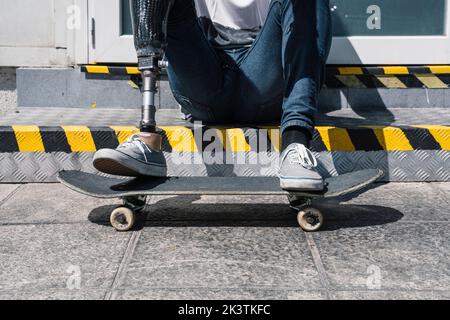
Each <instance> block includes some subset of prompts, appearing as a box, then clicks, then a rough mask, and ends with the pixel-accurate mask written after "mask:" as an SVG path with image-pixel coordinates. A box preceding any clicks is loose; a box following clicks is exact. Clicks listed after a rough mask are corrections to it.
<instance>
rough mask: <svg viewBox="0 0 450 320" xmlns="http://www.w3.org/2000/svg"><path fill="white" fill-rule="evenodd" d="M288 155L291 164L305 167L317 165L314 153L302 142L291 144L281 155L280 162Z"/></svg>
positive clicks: (309, 167)
mask: <svg viewBox="0 0 450 320" xmlns="http://www.w3.org/2000/svg"><path fill="white" fill-rule="evenodd" d="M286 157H288V160H289V162H290V163H291V164H296V163H298V164H300V165H302V166H303V167H304V168H306V169H312V168H315V167H317V160H316V158H315V157H314V155H313V154H312V153H311V151H309V150H308V149H307V148H306V147H305V146H304V145H302V144H299V143H297V144H293V145H291V146H290V147H289V148H288V149H287V150H286V152H285V153H284V155H283V158H282V159H281V163H283V161H284V160H285V159H286Z"/></svg>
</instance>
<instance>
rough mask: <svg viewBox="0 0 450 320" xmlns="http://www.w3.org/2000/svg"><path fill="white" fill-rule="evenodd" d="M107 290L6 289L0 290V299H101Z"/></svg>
mask: <svg viewBox="0 0 450 320" xmlns="http://www.w3.org/2000/svg"><path fill="white" fill-rule="evenodd" d="M106 294H107V290H96V289H88V290H77V289H75V290H68V289H64V290H58V289H56V290H55V289H45V290H31V291H27V290H6V291H0V300H103V299H104V297H105V295H106Z"/></svg>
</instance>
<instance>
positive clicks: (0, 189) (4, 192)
mask: <svg viewBox="0 0 450 320" xmlns="http://www.w3.org/2000/svg"><path fill="white" fill-rule="evenodd" d="M20 186H21V185H19V184H0V205H2V204H3V202H4V201H5V200H6V199H7V198H8V197H9V196H10V195H11V194H12V193H13V192H14V191H15V190H16V189H17V188H19V187H20Z"/></svg>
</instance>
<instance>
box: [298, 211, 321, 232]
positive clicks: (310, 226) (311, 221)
mask: <svg viewBox="0 0 450 320" xmlns="http://www.w3.org/2000/svg"><path fill="white" fill-rule="evenodd" d="M297 221H298V224H299V225H300V227H301V228H302V229H303V230H305V231H308V232H313V231H317V230H319V229H320V227H322V224H323V215H322V213H321V212H320V211H319V210H317V209H315V208H304V209H303V210H301V211H299V213H298V215H297Z"/></svg>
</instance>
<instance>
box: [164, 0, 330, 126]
mask: <svg viewBox="0 0 450 320" xmlns="http://www.w3.org/2000/svg"><path fill="white" fill-rule="evenodd" d="M167 34H168V47H167V51H166V56H167V59H168V61H169V69H168V75H169V82H170V86H171V89H172V91H173V93H174V96H175V98H176V100H177V101H178V102H179V103H180V104H181V106H182V108H183V110H184V111H185V113H188V114H190V115H191V117H192V119H194V120H201V121H204V122H206V123H221V124H226V123H233V124H235V125H236V124H238V123H239V124H248V125H254V124H273V123H281V131H282V132H283V131H284V130H285V129H286V128H289V127H292V126H300V127H303V128H305V129H307V130H308V131H310V132H311V133H312V132H313V130H314V114H315V112H316V110H317V97H318V93H319V91H320V87H321V85H322V82H323V75H324V70H325V62H326V60H327V57H328V53H329V50H330V46H331V19H330V7H329V0H272V2H271V5H270V10H269V13H268V17H267V21H266V23H265V24H264V26H263V28H262V29H261V31H260V33H259V35H258V37H257V38H256V40H255V42H254V44H253V45H252V46H251V47H245V48H239V49H233V50H221V49H215V48H213V47H212V45H211V44H210V43H209V41H208V40H207V39H206V36H205V35H204V33H203V30H202V29H201V27H200V24H199V22H198V19H197V17H196V13H195V7H194V3H193V1H189V0H176V1H175V5H174V7H173V8H172V10H171V13H170V16H169V22H168V31H167Z"/></svg>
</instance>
